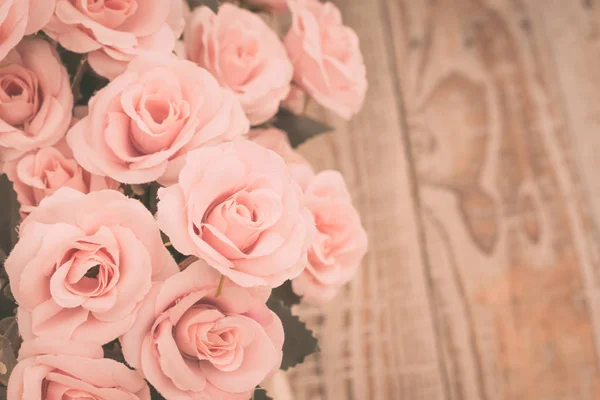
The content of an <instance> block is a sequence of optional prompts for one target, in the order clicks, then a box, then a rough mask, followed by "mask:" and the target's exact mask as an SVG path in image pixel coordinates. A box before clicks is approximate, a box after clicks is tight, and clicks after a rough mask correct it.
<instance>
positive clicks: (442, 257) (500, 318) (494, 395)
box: [383, 0, 600, 400]
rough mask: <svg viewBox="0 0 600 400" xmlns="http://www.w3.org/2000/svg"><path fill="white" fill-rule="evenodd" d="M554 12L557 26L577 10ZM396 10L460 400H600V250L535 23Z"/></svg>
mask: <svg viewBox="0 0 600 400" xmlns="http://www.w3.org/2000/svg"><path fill="white" fill-rule="evenodd" d="M531 3H532V4H533V3H535V4H537V5H538V6H539V7H540V8H542V7H546V2H537V3H536V2H531ZM553 3H554V4H555V5H556V10H555V11H556V13H557V14H555V17H556V18H560V17H561V16H562V14H561V13H560V11H559V9H562V7H563V6H564V5H565V2H561V1H559V0H556V1H554V2H553ZM383 4H386V5H387V7H388V12H387V15H388V16H389V17H388V23H389V25H390V27H391V30H392V31H393V35H392V37H393V39H394V48H395V56H396V63H395V64H396V66H397V73H398V76H399V77H400V81H401V83H402V94H403V99H404V104H405V108H406V115H407V118H408V121H409V130H410V136H411V143H412V150H413V151H414V154H415V159H416V168H417V173H418V181H419V188H420V203H421V205H422V207H421V212H422V215H423V220H424V221H425V228H426V236H427V243H428V252H429V260H430V262H429V263H428V264H427V265H426V266H427V267H428V272H429V274H430V275H431V276H432V278H433V279H432V282H433V286H434V304H435V307H436V318H437V319H438V324H439V325H440V326H441V327H442V328H443V329H442V330H441V332H440V335H441V337H442V338H443V362H444V364H445V369H446V370H447V371H448V374H449V387H450V392H451V398H453V399H486V400H495V399H595V398H598V397H599V396H600V389H599V387H598V386H599V382H600V380H599V378H600V376H599V371H598V351H597V350H598V349H597V344H596V342H595V340H596V338H597V337H598V336H597V335H598V329H597V328H596V329H595V326H597V324H596V318H597V317H598V315H599V314H598V312H597V306H598V303H597V301H595V299H597V289H596V285H595V282H596V281H594V282H593V283H594V284H591V283H592V281H591V279H592V278H594V275H593V273H592V272H593V271H595V270H596V268H598V263H597V261H596V259H595V258H593V257H590V253H592V252H593V251H595V250H596V249H597V246H598V241H597V240H596V238H590V235H588V232H589V227H590V226H593V225H594V221H593V219H592V218H591V217H590V213H589V206H588V205H586V203H585V202H581V201H579V200H578V199H580V198H581V193H582V192H583V189H582V187H581V185H580V179H579V176H578V170H577V168H575V165H574V162H573V159H574V157H573V154H572V153H573V151H572V149H571V148H570V147H569V140H568V136H567V134H568V132H565V131H564V126H563V125H562V124H560V122H559V121H558V120H557V114H560V108H561V104H560V99H559V98H557V96H556V93H555V89H554V88H553V87H552V82H551V81H550V80H549V76H551V73H552V66H551V65H550V64H549V63H548V59H547V57H546V56H545V51H546V49H547V47H548V43H547V42H546V41H545V40H541V39H540V38H539V37H538V36H536V35H535V34H533V33H532V32H537V30H538V29H539V25H536V24H538V21H537V20H532V19H531V15H530V12H531V13H534V11H530V10H528V9H527V8H526V7H525V6H524V5H523V4H522V3H521V2H518V1H509V0H493V1H492V0H490V1H480V0H436V1H433V0H430V1H421V2H412V1H408V0H404V1H400V0H395V1H393V0H389V1H388V0H386V1H384V2H383ZM538 11H539V10H538ZM553 34H554V31H552V35H553ZM552 40H554V38H553V36H550V37H549V38H548V42H551V41H552ZM555 61H556V60H555ZM596 66H597V63H596V65H595V66H594V68H595V67H596ZM582 68H585V67H582ZM596 104H597V103H596ZM590 107H593V106H590ZM588 132H589V131H588ZM581 134H582V135H583V133H581ZM588 134H589V133H588Z"/></svg>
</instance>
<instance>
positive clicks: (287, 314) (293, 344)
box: [267, 297, 319, 371]
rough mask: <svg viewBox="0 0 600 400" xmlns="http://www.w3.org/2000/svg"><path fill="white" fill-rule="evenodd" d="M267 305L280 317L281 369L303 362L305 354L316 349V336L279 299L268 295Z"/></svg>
mask: <svg viewBox="0 0 600 400" xmlns="http://www.w3.org/2000/svg"><path fill="white" fill-rule="evenodd" d="M267 305H268V306H269V308H270V309H271V311H273V312H274V313H275V314H277V316H279V319H281V323H282V324H283V331H284V333H285V341H284V343H283V360H282V362H281V369H283V370H284V371H285V370H287V369H289V368H291V367H293V366H294V365H297V364H301V363H302V362H304V359H305V358H306V356H308V355H310V354H312V353H314V352H315V351H318V347H319V346H318V341H317V338H315V337H314V336H313V333H312V331H311V330H309V329H308V328H307V327H306V324H305V323H304V322H302V321H300V319H299V318H298V317H297V316H295V315H294V314H292V311H291V309H290V308H289V307H286V306H285V304H283V302H282V301H281V300H278V299H275V298H273V297H270V298H269V300H268V301H267Z"/></svg>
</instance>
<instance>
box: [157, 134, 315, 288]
mask: <svg viewBox="0 0 600 400" xmlns="http://www.w3.org/2000/svg"><path fill="white" fill-rule="evenodd" d="M158 198H159V203H158V213H157V220H158V225H159V227H160V228H161V229H162V230H163V231H164V232H165V233H166V234H167V235H168V236H169V238H170V240H171V242H172V243H173V246H174V247H175V248H176V249H177V250H178V251H179V252H181V253H183V254H186V255H187V254H193V255H196V256H198V257H200V258H202V259H204V260H205V261H206V262H208V264H209V265H210V266H212V267H213V268H216V269H217V270H218V271H219V272H220V273H222V274H223V275H225V276H227V277H228V278H230V279H231V280H232V281H234V282H235V283H237V284H238V285H241V286H244V287H248V286H259V285H267V286H270V287H277V286H279V285H281V284H282V283H283V282H284V281H285V280H287V279H291V278H294V277H296V276H298V275H299V274H300V272H302V270H303V269H304V267H305V266H306V253H307V250H308V247H309V245H310V243H311V241H312V238H313V236H314V230H315V228H314V222H313V220H312V217H311V215H310V213H309V212H308V210H307V209H306V207H305V205H304V200H303V196H302V191H301V189H300V187H299V186H298V185H297V184H296V183H295V182H294V181H293V179H292V177H291V176H290V172H289V171H288V169H287V168H286V166H285V163H284V161H283V160H282V158H281V157H279V156H278V155H277V154H275V153H274V152H272V151H270V150H267V149H264V148H263V147H261V146H259V145H257V144H255V143H252V142H250V141H247V140H240V141H236V142H232V143H226V144H222V145H220V146H215V147H208V148H203V149H199V150H195V151H192V152H190V153H189V154H188V156H187V159H186V164H185V166H184V167H183V169H182V170H181V173H180V175H179V183H178V184H176V185H173V186H170V187H168V188H162V189H159V191H158Z"/></svg>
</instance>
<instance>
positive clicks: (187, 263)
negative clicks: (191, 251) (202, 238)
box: [179, 256, 198, 271]
mask: <svg viewBox="0 0 600 400" xmlns="http://www.w3.org/2000/svg"><path fill="white" fill-rule="evenodd" d="M196 261H198V257H196V256H189V257H188V258H186V259H185V260H183V261H182V262H180V263H179V270H180V271H183V270H184V269H186V268H187V267H189V266H190V265H192V264H193V263H195V262H196Z"/></svg>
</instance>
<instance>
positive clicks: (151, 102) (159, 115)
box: [146, 97, 171, 125]
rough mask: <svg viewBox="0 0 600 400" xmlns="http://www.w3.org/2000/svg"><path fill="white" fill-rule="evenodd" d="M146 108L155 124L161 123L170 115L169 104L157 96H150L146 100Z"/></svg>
mask: <svg viewBox="0 0 600 400" xmlns="http://www.w3.org/2000/svg"><path fill="white" fill-rule="evenodd" d="M146 110H148V113H149V114H150V116H151V117H152V120H153V121H154V122H155V123H157V124H159V125H160V124H162V123H163V122H164V121H165V120H166V119H167V118H168V117H169V115H171V104H170V103H169V102H168V101H167V100H165V99H161V98H158V97H152V98H149V99H148V100H146Z"/></svg>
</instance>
